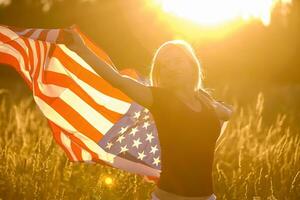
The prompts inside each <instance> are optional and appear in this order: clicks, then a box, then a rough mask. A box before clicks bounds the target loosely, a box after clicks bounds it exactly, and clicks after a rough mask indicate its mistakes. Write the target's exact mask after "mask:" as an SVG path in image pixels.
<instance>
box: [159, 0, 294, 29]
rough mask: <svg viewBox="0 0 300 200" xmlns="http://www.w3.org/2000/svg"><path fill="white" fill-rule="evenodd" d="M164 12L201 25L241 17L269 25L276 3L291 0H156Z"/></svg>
mask: <svg viewBox="0 0 300 200" xmlns="http://www.w3.org/2000/svg"><path fill="white" fill-rule="evenodd" d="M156 2H157V3H158V4H159V5H160V6H161V7H162V9H163V10H164V11H165V12H169V13H172V14H175V15H177V16H180V17H183V18H186V19H189V20H192V21H194V22H196V23H198V24H201V25H203V26H216V25H220V24H224V23H226V22H230V21H233V20H238V19H242V20H243V21H248V20H252V19H258V20H261V22H262V23H263V24H264V25H266V26H267V25H269V24H270V21H271V12H272V10H273V9H274V7H275V6H276V5H277V4H279V3H280V4H281V5H283V6H286V5H288V4H290V3H291V2H292V0H227V1H220V0H156Z"/></svg>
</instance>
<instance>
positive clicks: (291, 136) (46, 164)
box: [0, 90, 300, 200]
mask: <svg viewBox="0 0 300 200" xmlns="http://www.w3.org/2000/svg"><path fill="white" fill-rule="evenodd" d="M10 95H11V94H9V93H8V92H6V91H3V90H1V91H0V199H1V198H2V199H105V200H110V199H112V200H115V199H116V200H118V199H120V200H121V199H129V200H131V199H132V200H144V199H145V200H146V199H150V193H151V191H152V189H153V187H154V185H153V184H151V183H146V182H144V181H143V180H142V178H141V177H140V176H138V175H134V174H130V173H127V172H124V171H121V170H117V169H113V168H110V167H104V166H101V165H99V164H86V163H72V162H69V161H68V160H67V158H66V156H65V154H64V152H63V151H62V150H61V149H60V147H59V146H58V145H57V144H56V143H55V142H54V140H53V138H52V134H51V132H50V129H49V128H48V125H47V122H46V119H45V117H43V115H42V114H41V112H40V111H39V109H38V108H37V107H36V106H35V104H34V102H33V100H32V98H25V99H22V100H21V101H20V102H18V103H15V102H14V101H12V100H10V98H9V97H10ZM235 107H236V108H237V112H236V114H235V115H234V116H233V118H232V120H231V122H230V123H229V126H228V128H227V130H226V131H225V133H224V135H223V136H222V137H221V138H220V139H219V141H218V143H217V149H216V156H215V163H214V172H213V177H214V186H215V193H216V195H217V197H218V199H224V200H225V199H227V200H235V199H238V200H240V199H251V200H260V199H269V200H275V199H277V200H298V199H300V137H299V132H296V130H297V129H295V128H294V126H295V125H293V124H291V123H289V122H290V120H287V119H291V118H292V116H289V115H288V112H287V113H286V114H279V113H278V115H277V119H276V120H275V121H274V122H273V123H272V124H271V125H267V124H266V123H264V117H263V109H264V96H263V94H262V93H260V94H259V95H258V97H257V101H256V102H255V103H254V104H252V105H249V106H248V107H239V105H235ZM107 177H110V178H111V179H112V184H109V183H107V182H106V179H107Z"/></svg>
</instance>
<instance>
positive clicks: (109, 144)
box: [105, 142, 113, 149]
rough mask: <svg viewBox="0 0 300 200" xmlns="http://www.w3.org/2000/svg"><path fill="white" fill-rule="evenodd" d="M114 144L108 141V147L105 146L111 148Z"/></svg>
mask: <svg viewBox="0 0 300 200" xmlns="http://www.w3.org/2000/svg"><path fill="white" fill-rule="evenodd" d="M112 145H113V143H111V142H108V143H107V144H106V147H105V148H107V149H110V148H111V146H112Z"/></svg>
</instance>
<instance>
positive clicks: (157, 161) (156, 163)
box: [152, 156, 160, 166]
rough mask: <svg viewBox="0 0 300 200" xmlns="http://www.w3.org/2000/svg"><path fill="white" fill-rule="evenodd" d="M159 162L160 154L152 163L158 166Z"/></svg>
mask: <svg viewBox="0 0 300 200" xmlns="http://www.w3.org/2000/svg"><path fill="white" fill-rule="evenodd" d="M158 163H160V160H159V156H158V157H157V158H155V157H153V162H152V164H153V165H156V166H158Z"/></svg>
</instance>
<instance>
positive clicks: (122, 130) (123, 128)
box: [119, 126, 128, 134]
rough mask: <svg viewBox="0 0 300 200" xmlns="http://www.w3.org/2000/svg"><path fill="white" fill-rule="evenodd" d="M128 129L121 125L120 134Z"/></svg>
mask: <svg viewBox="0 0 300 200" xmlns="http://www.w3.org/2000/svg"><path fill="white" fill-rule="evenodd" d="M127 129H128V126H126V127H121V130H120V131H119V133H120V134H123V133H125V131H126V130H127Z"/></svg>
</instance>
